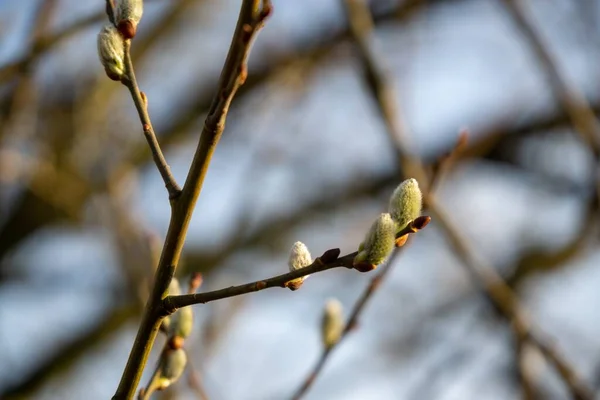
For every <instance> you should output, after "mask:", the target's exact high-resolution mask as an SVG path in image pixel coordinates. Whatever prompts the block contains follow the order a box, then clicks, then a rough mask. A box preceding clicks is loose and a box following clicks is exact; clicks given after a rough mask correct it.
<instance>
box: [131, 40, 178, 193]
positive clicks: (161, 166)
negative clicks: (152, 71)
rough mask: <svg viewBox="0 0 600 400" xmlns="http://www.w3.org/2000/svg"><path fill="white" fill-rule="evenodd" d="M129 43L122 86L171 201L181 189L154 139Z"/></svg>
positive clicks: (145, 100) (144, 96) (146, 101)
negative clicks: (132, 104)
mask: <svg viewBox="0 0 600 400" xmlns="http://www.w3.org/2000/svg"><path fill="white" fill-rule="evenodd" d="M130 48H131V42H130V41H129V40H126V41H125V77H124V79H123V84H124V85H125V86H127V89H129V92H130V93H131V98H132V99H133V103H134V104H135V108H136V109H137V112H138V115H139V117H140V122H141V123H142V129H143V131H144V136H145V137H146V140H147V141H148V145H149V146H150V151H151V152H152V158H153V159H154V163H155V164H156V168H158V171H159V172H160V176H161V177H162V179H163V182H164V183H165V187H166V188H167V191H168V192H169V199H170V200H171V201H173V200H174V199H176V198H177V196H179V194H180V193H181V188H180V187H179V185H178V184H177V181H176V180H175V177H174V176H173V174H172V173H171V168H170V167H169V164H167V160H166V159H165V156H164V155H163V153H162V150H161V149H160V144H159V143H158V139H157V138H156V134H155V133H154V128H153V127H152V121H150V115H149V114H148V98H147V97H146V95H142V93H141V92H140V88H139V86H138V84H137V80H136V78H135V70H134V68H133V63H132V61H131V52H130Z"/></svg>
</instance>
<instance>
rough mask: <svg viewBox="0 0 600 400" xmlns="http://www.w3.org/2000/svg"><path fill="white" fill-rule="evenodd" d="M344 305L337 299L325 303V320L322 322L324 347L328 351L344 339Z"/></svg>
mask: <svg viewBox="0 0 600 400" xmlns="http://www.w3.org/2000/svg"><path fill="white" fill-rule="evenodd" d="M342 313H343V311H342V303H340V302H339V300H337V299H329V300H327V302H326V303H325V309H324V310H323V318H322V320H321V334H322V339H323V345H324V346H325V348H326V349H329V348H330V347H333V346H335V344H336V343H337V342H338V341H339V340H340V338H341V337H342V331H343V329H344V320H343V315H342Z"/></svg>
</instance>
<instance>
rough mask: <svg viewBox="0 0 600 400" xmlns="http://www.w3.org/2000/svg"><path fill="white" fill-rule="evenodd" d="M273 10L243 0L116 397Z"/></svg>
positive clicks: (134, 377) (138, 358) (122, 395)
mask: <svg viewBox="0 0 600 400" xmlns="http://www.w3.org/2000/svg"><path fill="white" fill-rule="evenodd" d="M271 12H272V8H271V3H270V1H267V0H264V1H263V2H262V6H261V1H259V0H244V1H243V3H242V6H241V8H240V13H239V18H238V22H237V25H236V28H235V32H234V34H233V38H232V40H231V45H230V47H229V52H228V54H227V59H226V60H225V64H224V66H223V69H222V72H221V77H220V78H219V85H218V87H219V88H218V90H217V93H216V94H215V96H214V98H213V102H212V105H211V107H210V109H209V112H208V116H207V117H206V121H205V123H204V127H203V129H202V134H201V136H200V140H199V143H198V147H197V150H196V153H195V154H194V159H193V161H192V165H191V166H190V170H189V172H188V176H187V179H186V182H185V185H184V187H183V190H182V192H181V194H180V195H179V196H178V197H177V198H176V199H173V200H172V201H171V208H172V214H171V220H170V223H169V229H168V232H167V236H166V239H165V244H164V247H163V250H162V254H161V258H160V263H159V266H158V269H157V272H156V276H155V283H154V287H153V289H152V293H151V295H150V298H149V299H148V302H147V304H146V309H145V311H144V315H143V317H142V322H141V323H140V327H139V329H138V333H137V336H136V339H135V342H134V344H133V347H132V349H131V353H130V355H129V359H128V361H127V365H126V366H125V370H124V371H123V375H122V377H121V381H120V383H119V386H118V388H117V391H116V393H115V395H114V396H113V400H129V399H131V398H133V396H134V395H135V391H136V388H137V385H138V383H139V380H140V378H141V375H142V371H143V369H144V367H145V365H146V360H147V358H148V354H149V353H150V350H151V348H152V344H153V342H154V339H155V338H156V334H157V333H158V330H159V327H160V324H161V321H162V319H163V317H164V316H165V313H164V306H163V297H164V296H165V294H166V293H167V291H168V287H169V283H170V282H171V278H172V276H173V275H174V273H175V269H176V268H177V264H178V262H179V258H180V255H181V250H182V248H183V244H184V241H185V237H186V234H187V228H188V226H189V222H190V219H191V217H192V213H193V210H194V206H195V205H196V201H197V199H198V196H199V195H200V191H201V189H202V185H203V182H204V178H205V176H206V172H207V171H208V166H209V164H210V161H211V159H212V155H213V153H214V151H215V149H216V146H217V144H218V142H219V139H220V138H221V135H222V133H223V131H224V129H225V122H226V119H227V113H228V111H229V106H230V104H231V101H232V99H233V97H234V95H235V93H236V92H237V89H238V88H239V87H240V86H241V85H243V83H244V82H245V80H246V76H247V74H248V72H247V59H248V55H249V53H250V48H251V47H252V42H253V40H254V38H255V36H256V34H257V33H258V31H259V30H260V29H261V28H262V26H263V24H264V22H265V20H266V19H267V17H268V16H269V15H270V13H271Z"/></svg>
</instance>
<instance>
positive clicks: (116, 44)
mask: <svg viewBox="0 0 600 400" xmlns="http://www.w3.org/2000/svg"><path fill="white" fill-rule="evenodd" d="M98 56H99V57H100V62H101V63H102V65H103V66H104V70H105V71H106V75H107V76H108V77H109V78H110V79H112V80H113V81H119V80H121V78H122V77H123V74H124V73H125V64H124V62H123V59H124V58H125V50H124V48H123V38H122V37H121V35H119V32H118V31H117V30H116V28H115V27H114V26H113V25H112V24H108V25H104V27H102V30H101V31H100V33H99V34H98Z"/></svg>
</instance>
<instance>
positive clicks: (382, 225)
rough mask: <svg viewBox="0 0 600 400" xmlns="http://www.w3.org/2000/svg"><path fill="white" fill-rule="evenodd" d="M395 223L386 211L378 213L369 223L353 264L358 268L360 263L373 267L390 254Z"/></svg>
mask: <svg viewBox="0 0 600 400" xmlns="http://www.w3.org/2000/svg"><path fill="white" fill-rule="evenodd" d="M396 226H397V225H396V223H395V222H394V220H393V219H392V217H391V215H390V214H388V213H383V214H380V215H379V217H378V218H377V219H376V220H375V222H373V225H371V229H369V232H368V233H367V235H366V236H365V240H364V241H363V242H362V243H361V245H360V247H359V249H360V251H359V252H358V254H357V255H356V257H355V258H354V266H355V267H356V268H358V269H359V270H361V271H362V270H363V269H365V271H363V272H366V270H368V268H360V266H361V265H370V266H372V268H370V269H373V268H375V267H376V266H377V265H379V264H381V263H382V262H384V261H385V260H386V259H387V257H388V256H389V255H390V253H391V252H392V250H394V246H395V239H396V238H395V236H396V229H397V228H396Z"/></svg>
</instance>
